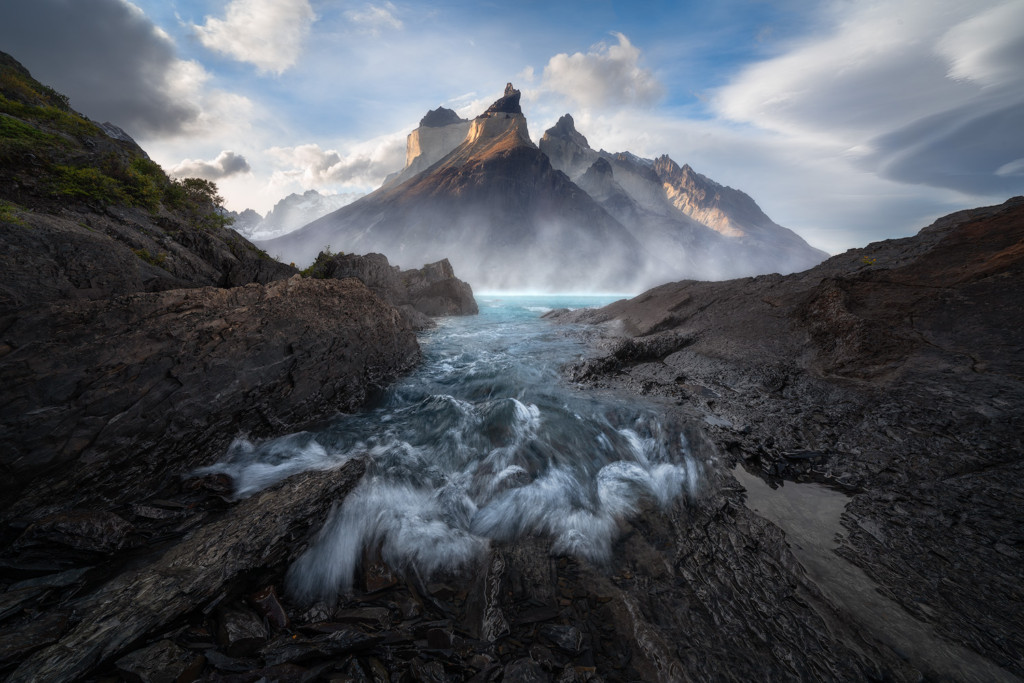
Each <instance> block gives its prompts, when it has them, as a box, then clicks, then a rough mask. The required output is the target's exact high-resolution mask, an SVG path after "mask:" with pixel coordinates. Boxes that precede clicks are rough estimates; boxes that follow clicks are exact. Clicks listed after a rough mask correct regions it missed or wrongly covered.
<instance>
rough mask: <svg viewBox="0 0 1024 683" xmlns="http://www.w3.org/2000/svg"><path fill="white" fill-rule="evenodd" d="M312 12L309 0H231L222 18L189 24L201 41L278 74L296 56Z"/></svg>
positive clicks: (261, 69)
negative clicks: (193, 24)
mask: <svg viewBox="0 0 1024 683" xmlns="http://www.w3.org/2000/svg"><path fill="white" fill-rule="evenodd" d="M314 21H316V14H314V12H313V8H312V7H311V6H310V4H309V0H231V3H230V4H229V5H228V6H227V10H226V12H225V16H224V18H223V19H219V18H217V17H211V16H208V17H206V21H205V23H204V24H203V25H202V26H193V29H194V30H195V32H196V35H197V36H199V40H200V42H202V44H203V45H205V46H206V47H208V48H210V49H211V50H215V51H217V52H221V53H223V54H226V55H229V56H231V57H233V58H235V59H237V60H238V61H241V62H247V63H249V64H253V65H254V66H256V68H258V69H259V70H260V71H261V72H272V73H276V74H281V73H284V72H285V71H287V70H288V69H290V68H291V67H292V66H294V65H295V63H296V62H297V61H298V59H299V55H300V54H301V52H302V48H303V45H304V43H305V41H306V39H307V37H308V36H309V32H310V27H311V26H312V25H313V22H314Z"/></svg>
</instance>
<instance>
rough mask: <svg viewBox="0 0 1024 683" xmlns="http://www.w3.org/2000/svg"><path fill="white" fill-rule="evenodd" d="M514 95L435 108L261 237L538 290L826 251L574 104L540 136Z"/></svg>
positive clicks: (738, 266) (701, 272)
mask: <svg viewBox="0 0 1024 683" xmlns="http://www.w3.org/2000/svg"><path fill="white" fill-rule="evenodd" d="M520 100H521V93H520V91H518V90H516V89H515V88H514V87H513V86H512V84H511V83H509V84H507V85H506V88H505V91H504V93H503V95H502V96H501V97H500V98H498V99H497V100H496V101H495V102H494V103H493V104H492V105H491V106H489V107H488V108H487V109H486V110H485V111H483V112H482V113H481V114H480V115H479V116H477V117H475V118H474V119H471V120H468V121H467V120H465V119H460V118H459V117H458V116H457V115H455V114H454V112H451V110H444V109H443V108H439V109H437V110H431V111H429V112H428V113H427V115H426V116H424V117H423V119H422V120H421V122H420V126H419V127H418V128H417V129H416V130H414V131H413V132H412V133H410V135H409V136H408V139H407V162H406V167H405V168H404V169H403V170H402V171H400V172H398V173H397V174H393V175H392V176H389V178H388V179H387V180H386V181H385V183H384V184H383V185H382V186H381V187H380V188H379V189H378V190H376V191H374V192H372V193H370V194H369V195H367V196H365V197H363V198H362V199H360V200H359V201H357V202H354V203H353V204H351V205H349V206H347V207H342V208H341V209H339V210H338V211H335V212H333V213H331V214H328V215H327V216H324V217H322V218H320V219H318V220H316V221H313V222H311V223H310V224H308V225H306V226H304V227H303V228H301V229H299V230H298V231H295V232H293V233H291V234H288V235H283V236H281V237H279V238H276V239H274V240H271V241H266V242H261V243H260V245H261V246H263V247H264V248H266V249H268V250H269V251H271V252H272V253H275V254H282V255H283V256H284V258H285V260H294V261H295V262H296V263H299V264H304V263H308V262H309V261H311V260H312V258H313V257H314V256H315V255H316V253H318V251H319V250H320V248H322V247H323V246H324V245H326V244H331V245H333V246H334V247H336V248H337V247H342V246H343V248H345V249H346V250H354V251H374V252H381V253H384V254H386V255H388V257H389V258H391V259H392V260H393V261H394V262H396V263H398V264H399V265H402V266H403V267H412V266H413V265H418V264H413V263H412V261H413V259H412V258H411V254H419V252H423V251H425V252H427V254H426V255H425V256H424V257H423V258H426V259H432V258H434V257H435V256H437V257H438V258H440V257H442V256H445V255H447V256H448V257H450V258H451V259H452V261H453V263H455V264H456V268H457V269H458V270H459V272H460V273H463V274H464V277H466V279H467V280H469V281H470V282H472V283H473V284H474V286H476V287H477V288H478V289H499V288H505V287H513V288H523V289H531V290H540V291H545V290H546V291H556V290H563V291H564V290H565V289H566V288H568V289H570V290H571V291H586V290H595V289H601V290H603V291H636V290H638V289H639V288H643V287H646V286H652V285H654V284H658V283H659V282H664V281H668V280H672V279H679V278H680V277H695V278H699V279H721V278H723V277H734V276H740V275H752V274H757V273H761V272H769V271H774V270H781V271H782V272H791V271H794V270H802V269H804V268H807V267H810V266H812V265H814V264H815V263H817V262H819V261H821V260H822V259H823V258H825V256H827V254H825V253H824V252H821V251H819V250H816V249H813V248H812V247H810V246H809V245H807V244H806V242H804V241H803V240H802V239H801V238H800V237H799V236H798V235H796V234H795V233H793V232H792V231H789V230H787V229H786V228H782V227H781V226H778V225H777V224H775V223H774V222H772V221H771V219H769V218H768V217H767V216H766V215H764V213H763V212H762V211H761V210H760V208H759V207H757V205H756V203H755V202H754V201H753V200H752V199H750V198H749V196H748V195H746V194H744V193H742V192H740V191H738V190H735V191H734V190H732V189H731V188H725V187H724V186H721V185H719V184H717V183H714V181H711V180H710V179H707V178H706V177H704V176H701V175H699V174H696V172H693V171H692V169H690V167H689V166H685V167H679V166H678V165H677V164H675V162H673V161H671V160H670V159H668V157H667V156H666V157H663V158H660V159H659V160H657V161H656V160H650V159H643V158H641V157H638V156H636V155H634V154H631V153H629V152H622V153H618V154H611V153H608V152H605V151H604V150H601V151H595V150H593V149H592V148H591V147H590V145H589V143H588V141H587V138H586V137H585V136H583V134H581V133H580V132H579V131H577V130H576V128H575V122H574V120H573V119H572V116H571V115H569V114H566V115H565V116H563V117H561V118H560V119H559V121H558V122H557V123H556V124H555V126H553V127H552V128H551V129H549V130H548V131H546V132H545V133H544V135H543V136H542V138H541V140H540V144H539V145H537V144H535V143H534V142H533V141H532V140H531V138H530V135H529V128H528V123H527V120H526V116H525V115H524V114H523V112H522V107H521V102H520ZM460 136H461V139H458V140H457V138H459V137H460ZM456 140H457V142H456ZM599 159H600V160H603V162H604V164H603V165H601V166H600V167H598V168H596V169H595V170H594V173H592V174H590V175H589V176H588V175H587V173H588V171H589V170H590V168H591V166H593V164H594V163H595V162H597V161H598V160H599ZM684 168H685V169H689V170H688V171H685V170H683V169H684ZM691 195H693V196H691ZM709 196H710V197H711V200H708V199H707V197H709ZM723 196H724V197H725V200H727V201H723V200H721V197H723ZM715 198H718V199H719V201H717V203H714V201H712V200H714V199H715ZM709 201H711V203H710V204H709V203H708V202H709ZM446 212H447V213H446ZM734 214H735V215H734ZM703 221H707V222H708V223H710V224H705V222H703ZM738 226H742V229H741V228H740V227H738ZM716 228H717V229H716ZM428 236H429V238H428ZM517 246H518V247H519V248H520V249H521V250H522V253H521V254H519V255H517V254H516V253H515V248H516V247H517ZM441 252H444V253H443V254H442V253H441ZM570 274H574V275H575V276H578V277H579V278H580V279H579V280H578V281H575V282H574V281H572V280H571V279H570Z"/></svg>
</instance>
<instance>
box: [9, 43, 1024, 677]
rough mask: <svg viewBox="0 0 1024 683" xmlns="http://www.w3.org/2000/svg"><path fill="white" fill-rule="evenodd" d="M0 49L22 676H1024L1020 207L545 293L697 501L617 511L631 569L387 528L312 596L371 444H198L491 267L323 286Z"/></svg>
mask: <svg viewBox="0 0 1024 683" xmlns="http://www.w3.org/2000/svg"><path fill="white" fill-rule="evenodd" d="M0 70H3V72H4V76H5V78H4V79H3V81H2V83H0V85H2V86H3V88H5V90H3V94H4V98H5V99H3V100H2V101H0V104H2V105H3V106H4V107H5V111H4V112H3V113H2V114H0V115H2V116H4V117H6V118H5V119H4V122H5V124H7V125H9V127H10V129H11V130H14V131H16V132H18V135H19V136H20V137H18V138H17V139H14V138H12V140H13V142H11V141H5V142H4V146H3V147H0V154H2V157H3V159H2V160H3V161H4V162H5V163H4V164H3V165H2V166H0V198H2V200H3V201H2V202H0V244H2V245H3V247H4V248H3V249H2V250H0V255H2V256H0V265H2V266H3V269H4V278H3V281H2V283H0V285H2V287H0V441H2V443H3V444H4V445H5V448H4V449H3V451H2V452H0V472H2V474H3V477H2V478H0V494H2V495H0V675H3V676H5V677H7V679H8V680H11V681H38V680H46V681H70V680H104V681H108V680H109V681H114V680H130V681H161V682H162V681H191V680H204V681H232V682H242V681H260V680H268V681H317V680H327V681H338V682H341V681H438V682H440V681H559V682H560V683H569V682H574V681H641V680H642V681H679V680H709V679H714V680H735V681H749V680H754V679H757V680H765V679H769V680H822V679H825V680H865V679H869V680H899V681H902V680H906V681H917V680H921V679H922V678H925V679H957V680H978V681H988V680H1018V679H1019V678H1020V677H1022V676H1024V660H1022V655H1021V653H1022V652H1024V624H1022V617H1021V615H1022V614H1024V609H1022V602H1024V596H1022V593H1021V587H1020V586H1021V582H1020V570H1019V565H1020V557H1021V554H1022V553H1024V537H1022V536H1021V532H1020V529H1021V528H1022V522H1024V504H1022V502H1024V498H1022V492H1021V484H1020V482H1021V480H1022V477H1021V476H1020V475H1021V474H1022V472H1021V469H1022V464H1021V459H1020V455H1021V453H1022V443H1021V439H1022V436H1021V435H1022V434H1024V424H1022V417H1021V416H1022V414H1024V411H1022V410H1021V407H1022V406H1024V372H1022V368H1024V357H1022V353H1024V352H1022V349H1024V343H1022V339H1021V330H1022V329H1024V319H1022V317H1024V312H1022V308H1021V306H1020V301H1021V300H1022V299H1021V294H1022V291H1024V287H1022V284H1024V283H1022V275H1024V247H1022V244H1024V199H1021V198H1016V199H1014V200H1011V201H1009V202H1007V203H1006V204H1004V205H1002V206H1000V207H989V208H986V209H979V210H976V211H971V212H962V213H960V214H954V215H952V216H950V217H947V218H946V219H943V220H941V221H939V222H937V223H936V224H935V225H933V226H931V227H930V228H927V229H925V230H924V231H922V233H921V234H920V235H918V236H917V237H914V238H909V239H907V240H892V241H889V242H885V243H879V244H875V245H869V246H868V247H866V248H865V249H862V250H854V251H853V252H848V253H847V254H844V255H842V256H838V257H835V258H833V259H830V260H829V261H827V262H826V263H824V264H822V265H821V266H819V267H817V268H815V269H812V270H810V271H807V272H805V273H799V274H796V275H792V276H787V277H781V276H762V277H758V278H748V279H744V280H734V281H729V282H721V283H708V282H682V283H672V284H668V285H664V286H663V287H659V288H657V289H654V290H651V291H650V292H647V293H645V294H644V295H641V296H640V297H637V298H636V299H633V300H631V301H624V302H618V303H616V304H613V305H612V306H609V307H607V308H605V309H602V310H599V311H586V312H560V313H555V314H552V316H551V317H552V318H553V319H555V320H558V321H560V322H566V323H568V322H573V323H577V324H576V325H574V326H572V327H571V328H563V329H566V330H569V329H571V330H572V334H582V335H584V336H585V337H586V338H587V339H589V340H590V341H592V343H593V349H594V353H593V355H592V356H591V357H588V358H585V359H581V360H580V361H579V362H578V363H575V364H573V365H572V366H570V367H568V368H566V374H567V376H568V378H569V379H570V380H571V381H575V382H578V383H580V384H581V385H585V386H586V387H591V388H595V389H602V390H614V391H621V392H627V393H633V394H642V395H644V396H646V397H649V398H651V399H652V400H657V401H661V402H662V403H663V405H664V408H665V416H666V420H670V421H672V422H673V429H674V430H676V431H678V433H682V434H684V435H685V437H686V439H687V441H688V444H689V448H690V450H691V451H692V453H693V455H694V456H695V457H696V458H697V459H698V460H700V461H701V462H702V463H704V465H705V466H706V467H705V472H704V481H703V483H702V486H701V487H700V489H699V491H700V495H699V496H697V497H696V498H689V499H687V500H686V501H680V502H678V503H677V504H676V505H675V506H674V507H673V508H671V509H670V510H668V511H662V510H660V509H658V508H656V507H654V506H653V505H652V506H651V507H650V508H649V509H646V510H645V511H644V512H643V513H642V514H640V515H638V516H637V517H636V519H635V520H634V521H632V522H621V523H620V526H619V530H618V531H619V535H618V540H617V541H616V545H615V549H614V552H613V556H612V560H611V561H610V563H609V564H608V565H607V566H592V565H590V564H588V563H586V562H583V561H577V560H575V559H572V558H569V557H556V556H552V555H551V554H550V552H549V547H548V545H547V544H546V543H545V542H543V541H542V540H540V539H533V538H527V539H523V540H520V541H517V542H514V543H499V542H495V543H492V544H491V546H490V551H489V553H488V554H487V556H486V557H485V558H484V559H483V560H482V561H481V562H480V564H479V565H478V566H475V567H472V568H470V569H469V571H467V572H466V573H465V574H463V575H459V576H434V577H429V578H421V577H418V576H416V575H415V574H414V573H413V572H410V573H409V575H405V576H403V575H400V574H399V573H398V572H396V571H394V570H393V569H392V568H389V567H387V566H386V565H384V564H383V562H382V561H381V559H380V556H379V551H378V549H375V548H367V549H366V550H365V553H364V557H363V561H362V567H361V573H360V575H359V577H358V580H357V586H356V588H355V590H354V591H353V592H352V593H351V594H348V595H344V596H342V597H341V598H340V599H339V600H337V601H334V602H332V603H330V604H327V603H313V604H304V603H299V602H296V601H295V600H293V599H292V597H291V596H289V595H287V594H286V593H285V592H284V590H283V586H284V584H285V575H286V572H287V570H288V567H289V566H290V565H291V563H292V562H293V560H294V559H295V558H296V557H298V556H299V555H301V554H302V553H303V551H304V550H305V549H306V548H307V547H308V546H309V545H310V543H311V542H312V541H313V540H314V536H315V535H316V533H317V531H318V530H319V529H320V528H321V527H322V526H323V524H324V520H325V519H327V517H328V515H329V514H330V512H331V510H332V507H333V506H335V505H336V504H337V503H338V502H339V501H340V500H342V499H343V498H344V497H345V496H346V495H347V494H348V492H349V491H350V490H352V488H353V487H354V486H355V485H356V484H357V483H358V482H359V480H360V479H361V478H362V476H363V474H364V472H365V470H366V467H367V464H368V463H367V459H366V458H359V457H357V458H354V459H352V460H349V461H347V462H346V463H345V464H343V465H341V466H339V467H336V468H334V469H332V470H327V471H315V472H308V473H305V474H300V475H296V476H293V477H290V478H288V479H286V480H284V481H282V482H280V483H279V484H277V485H276V486H273V487H271V488H269V489H267V490H264V491H262V492H260V493H258V494H256V495H253V496H252V497H249V498H244V499H238V498H236V497H234V496H233V495H232V492H233V490H234V488H233V482H232V481H231V480H230V479H229V478H227V477H226V476H224V475H217V474H206V475H202V474H198V473H197V468H201V467H202V466H204V465H209V464H211V463H213V462H215V461H217V460H218V459H220V458H221V457H222V456H223V454H224V453H225V451H226V449H227V448H228V446H229V444H230V442H231V441H232V440H233V439H235V438H236V437H248V438H252V439H259V438H261V437H267V436H272V435H279V434H282V433H286V432H294V431H296V430H301V429H303V428H305V427H308V426H311V425H312V423H313V422H314V421H316V420H320V419H324V418H328V417H330V416H331V415H333V414H335V413H337V412H338V411H345V410H355V409H357V408H358V407H359V406H361V405H363V404H364V403H365V402H366V401H367V400H368V399H371V398H372V396H373V393H374V392H375V391H376V390H377V389H378V388H379V387H382V386H384V385H386V384H387V383H388V382H390V381H392V380H393V379H394V378H395V377H397V376H399V375H400V374H402V373H404V372H406V371H408V370H409V369H410V368H411V367H412V366H413V365H414V364H415V363H416V362H417V361H418V360H419V357H420V355H419V354H420V351H419V347H418V344H417V341H416V336H415V334H414V329H421V328H423V327H425V326H428V325H429V324H430V323H429V320H428V319H427V318H426V317H425V316H430V315H450V314H472V313H474V312H476V303H475V301H473V298H472V291H471V289H470V288H469V286H468V285H467V284H466V283H462V282H460V281H458V280H457V279H456V278H455V274H454V273H453V272H452V269H451V266H450V264H448V263H447V261H440V262H437V263H433V264H428V265H427V266H424V268H422V269H419V270H415V271H398V270H396V269H394V268H392V267H391V266H390V265H389V264H388V263H387V260H386V259H385V258H384V257H383V256H380V255H368V256H365V257H363V256H351V255H340V254H339V255H335V254H329V253H324V254H322V255H321V258H318V259H317V263H316V264H314V266H313V268H312V269H311V271H310V272H309V273H308V274H307V276H305V277H303V276H301V275H299V274H298V273H297V271H296V270H295V269H294V268H293V267H290V266H286V265H284V264H279V263H277V262H275V261H274V260H273V259H270V258H269V257H268V256H267V255H266V254H265V253H263V252H261V251H260V250H259V249H257V248H256V247H254V246H253V245H252V244H251V243H249V242H247V241H246V240H244V239H243V238H242V237H241V236H240V235H238V234H237V233H235V232H234V231H232V230H231V229H230V228H229V227H228V226H227V225H225V224H224V221H223V220H221V219H222V215H221V214H220V213H218V212H217V210H216V196H215V187H213V186H209V185H204V184H202V183H193V184H186V183H178V182H176V181H172V180H170V179H168V178H167V177H166V176H165V175H164V174H163V172H162V171H161V170H160V169H159V167H156V166H155V165H153V164H152V163H151V162H149V160H148V158H147V157H145V153H144V152H142V150H141V149H139V148H138V146H137V145H135V144H134V143H133V142H131V140H130V138H127V136H123V137H122V136H118V137H112V136H111V134H110V131H112V130H114V131H115V132H116V130H115V129H113V128H110V127H107V126H103V127H100V126H96V125H95V124H93V123H92V122H89V121H87V120H86V119H84V118H82V117H80V116H78V115H77V114H75V113H74V112H73V111H71V110H70V109H69V108H68V107H67V103H66V100H64V101H61V100H60V98H59V96H58V95H56V94H55V93H53V91H51V90H49V89H46V88H45V87H43V86H41V85H40V84H38V83H36V82H35V81H33V80H32V79H31V77H30V76H29V75H28V72H27V71H25V70H24V69H23V68H21V66H20V65H18V64H17V63H16V62H14V61H13V60H12V59H10V58H9V57H8V56H6V55H2V54H0ZM12 83H13V84H15V85H17V87H14V86H12V85H11V84H12ZM18 98H20V99H18ZM55 112H56V113H55ZM43 114H45V115H43ZM7 119H11V121H8V120H7ZM119 135H120V134H119ZM190 192H191V193H192V194H189V193H190ZM737 468H739V469H737ZM752 473H753V474H752ZM755 474H756V475H758V476H759V477H761V478H763V479H764V480H767V481H769V482H771V483H772V484H773V485H775V486H776V487H777V488H775V489H774V490H772V489H769V488H768V486H767V485H766V484H764V481H763V480H762V479H761V478H757V477H755V476H754V475H755ZM805 482H812V483H814V484H815V485H819V486H820V485H827V486H828V487H829V488H828V489H825V488H824V487H821V488H820V489H814V490H810V489H798V488H796V487H797V486H801V485H810V484H805ZM780 485H781V486H780ZM805 493H806V494H807V495H808V496H809V498H807V500H810V501H811V503H801V501H800V500H799V496H800V495H804V494H805ZM780 494H781V497H780ZM797 494H799V495H797ZM780 501H781V502H780ZM801 505H803V512H805V513H807V512H808V506H810V507H809V512H810V514H809V515H806V514H805V515H804V517H803V518H797V517H795V516H794V515H793V514H792V513H793V511H794V510H796V511H797V512H799V511H800V507H801ZM755 508H757V509H756V510H755ZM839 525H841V527H840V526H839ZM837 532H838V536H837V535H836V534H837Z"/></svg>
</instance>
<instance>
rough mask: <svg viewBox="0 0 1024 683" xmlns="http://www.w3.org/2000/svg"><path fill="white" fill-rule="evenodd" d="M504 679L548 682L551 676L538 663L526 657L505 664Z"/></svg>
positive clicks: (525, 682)
mask: <svg viewBox="0 0 1024 683" xmlns="http://www.w3.org/2000/svg"><path fill="white" fill-rule="evenodd" d="M504 675H505V677H504V678H503V679H502V680H505V681H519V682H520V683H549V681H551V676H549V675H548V674H546V673H545V672H544V669H543V668H541V666H540V664H538V663H537V662H535V661H533V660H532V659H530V658H528V657H523V658H521V659H517V660H515V661H514V662H512V663H511V664H507V665H506V666H505V674H504Z"/></svg>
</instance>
